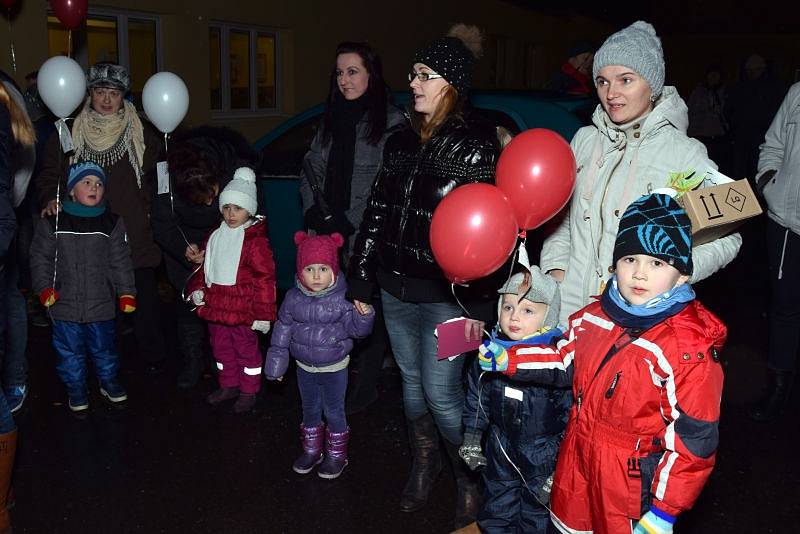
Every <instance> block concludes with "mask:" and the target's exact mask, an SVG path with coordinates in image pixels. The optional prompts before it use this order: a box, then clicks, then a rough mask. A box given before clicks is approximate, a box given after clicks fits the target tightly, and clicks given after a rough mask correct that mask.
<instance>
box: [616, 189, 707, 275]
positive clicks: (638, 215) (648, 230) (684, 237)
mask: <svg viewBox="0 0 800 534" xmlns="http://www.w3.org/2000/svg"><path fill="white" fill-rule="evenodd" d="M632 254H646V255H648V256H653V257H654V258H658V259H661V260H663V261H664V262H666V263H668V264H669V265H672V266H673V267H675V268H676V269H678V271H680V273H681V274H692V269H693V268H694V266H693V265H692V222H691V221H690V220H689V216H688V215H686V211H684V209H683V208H682V207H681V206H680V204H678V202H677V201H676V200H675V199H674V198H672V197H671V196H670V195H667V194H663V193H652V194H650V195H645V196H643V197H639V198H638V199H637V200H636V201H634V202H633V203H632V204H631V205H630V206H628V208H627V209H626V210H625V213H623V214H622V218H621V219H620V220H619V229H618V230H617V240H616V242H615V243H614V266H615V267H616V265H617V261H618V260H619V259H620V258H623V257H625V256H630V255H632Z"/></svg>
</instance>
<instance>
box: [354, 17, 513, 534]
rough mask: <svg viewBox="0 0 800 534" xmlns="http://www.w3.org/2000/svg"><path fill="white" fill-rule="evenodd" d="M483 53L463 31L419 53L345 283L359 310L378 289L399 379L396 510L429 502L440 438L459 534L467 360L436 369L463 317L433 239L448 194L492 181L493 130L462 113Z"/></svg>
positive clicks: (463, 515) (466, 507) (464, 495)
mask: <svg viewBox="0 0 800 534" xmlns="http://www.w3.org/2000/svg"><path fill="white" fill-rule="evenodd" d="M480 44H481V34H480V31H479V30H478V29H477V28H475V27H471V26H465V25H463V24H459V25H456V26H455V27H454V28H453V29H451V31H450V34H449V35H448V36H446V37H442V38H440V39H437V40H435V41H434V42H433V43H431V44H429V45H428V46H426V47H424V48H422V49H421V50H419V51H418V52H417V53H416V55H415V57H414V61H413V63H412V66H411V72H410V73H409V82H410V84H409V85H410V87H411V91H412V94H413V103H412V110H411V111H412V125H409V126H406V127H404V128H401V129H400V130H399V131H397V132H396V133H394V134H393V135H392V136H391V137H390V138H389V140H388V141H387V143H386V149H385V151H384V158H383V167H382V168H381V170H380V172H379V173H378V177H377V179H376V181H375V186H374V187H373V189H372V194H371V196H370V199H369V204H368V207H367V211H366V212H365V214H364V220H363V221H362V223H361V228H360V231H359V235H358V239H357V240H356V243H355V248H354V251H353V256H352V258H351V260H350V270H349V274H350V278H349V280H348V282H349V284H350V294H351V296H352V297H353V298H354V300H355V302H356V306H360V305H363V303H366V302H370V299H371V296H372V291H373V288H374V287H376V286H377V287H379V288H380V291H381V301H382V302H383V309H384V313H385V314H386V327H387V329H388V331H389V339H390V340H391V345H392V352H393V353H394V357H395V360H396V361H397V365H398V366H399V367H400V373H401V375H402V378H403V405H404V409H405V415H406V419H407V422H408V431H409V441H410V442H411V450H412V453H413V457H414V461H413V466H412V469H411V474H410V476H409V479H408V482H407V483H406V486H405V489H404V490H403V493H402V496H401V499H400V509H401V510H403V511H406V512H413V511H416V510H419V509H420V508H422V507H423V506H424V505H425V503H426V502H427V500H428V495H429V494H430V489H431V486H432V484H433V482H434V481H435V480H436V478H437V477H438V476H439V473H440V471H441V468H442V462H441V454H440V452H439V441H440V436H441V438H443V440H444V444H445V448H446V450H447V453H448V456H449V457H450V461H451V463H452V466H453V471H454V474H455V477H456V483H457V486H458V498H457V501H456V528H460V527H462V526H465V525H466V524H469V523H470V522H472V521H474V520H475V514H476V512H477V508H478V493H477V484H476V482H475V479H474V478H473V477H472V476H471V473H469V471H468V469H467V467H466V465H465V464H464V463H463V462H462V461H461V458H460V457H459V455H458V448H459V446H460V445H461V443H462V441H463V429H462V425H461V412H462V409H463V406H464V383H463V379H462V371H463V368H464V361H465V359H464V358H455V359H453V360H449V359H444V360H437V358H436V338H435V337H434V329H435V328H436V325H437V324H439V323H442V322H444V321H446V320H448V319H452V318H454V317H458V316H460V315H462V314H463V311H462V310H461V308H460V307H459V306H458V305H457V303H456V301H455V299H454V297H453V295H452V294H451V290H450V284H449V282H448V281H447V279H446V278H445V276H444V273H443V272H442V270H441V268H440V267H439V265H438V264H437V263H436V261H435V259H434V257H433V253H432V251H431V244H430V239H429V232H430V225H431V217H432V216H433V212H434V210H435V209H436V206H437V205H438V204H439V202H441V200H442V199H443V198H444V197H445V196H446V195H447V194H448V193H450V191H452V190H453V189H455V188H456V187H458V186H460V185H464V184H467V183H471V182H489V183H492V182H494V175H495V165H496V162H497V157H498V155H499V151H500V147H499V142H498V139H497V133H496V130H495V128H494V126H492V125H488V124H483V123H482V122H480V121H478V120H476V118H475V117H474V116H472V115H471V114H470V113H469V111H468V109H467V107H466V103H467V96H468V92H469V89H470V85H471V83H472V72H473V67H474V64H475V60H476V57H477V56H478V54H479V52H480ZM470 289H471V290H473V289H474V288H470Z"/></svg>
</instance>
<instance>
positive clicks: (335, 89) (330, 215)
mask: <svg viewBox="0 0 800 534" xmlns="http://www.w3.org/2000/svg"><path fill="white" fill-rule="evenodd" d="M334 57H335V63H334V66H333V69H332V70H331V75H330V84H329V89H328V97H327V101H326V103H325V115H324V117H323V120H322V125H321V127H320V129H319V131H318V132H317V135H316V137H314V140H313V142H312V143H311V147H310V149H309V151H308V153H307V154H306V157H305V159H304V162H303V171H302V173H301V175H300V193H301V195H302V200H303V212H304V213H305V220H306V226H307V227H308V228H309V229H310V230H314V231H315V232H317V233H320V234H331V233H333V232H339V233H340V234H342V235H343V236H344V237H345V244H344V246H343V247H342V248H341V252H342V254H341V256H342V258H341V259H342V265H343V266H344V265H346V263H347V257H348V256H349V254H350V251H351V250H352V246H353V242H354V240H355V229H357V228H358V227H359V225H360V224H361V218H362V215H363V213H364V209H365V208H366V206H367V198H368V197H369V192H370V189H371V187H372V184H373V183H374V182H375V176H376V174H377V173H378V169H379V168H380V166H381V161H382V158H383V146H384V144H385V143H386V139H387V138H388V137H389V134H390V132H391V131H393V130H394V129H395V128H397V127H398V126H400V125H401V124H403V123H404V122H405V117H404V116H403V114H402V112H401V111H400V110H399V109H398V108H396V107H395V106H394V105H392V104H391V103H390V99H389V92H388V88H387V87H386V83H385V82H384V80H383V67H382V64H381V59H380V57H379V56H378V54H377V53H376V52H375V50H373V49H372V47H371V46H370V45H368V44H367V43H357V42H343V43H340V44H339V45H338V46H337V47H336V53H335V55H334ZM375 297H376V298H375V299H374V302H373V304H375V310H376V313H377V316H376V318H375V328H374V331H373V333H372V335H371V336H370V337H369V338H367V339H366V340H363V341H360V342H359V343H358V344H357V346H356V350H355V351H354V356H355V357H356V359H357V361H358V373H357V374H356V375H355V376H356V377H357V380H355V381H354V383H353V385H352V386H351V387H350V391H349V394H348V398H347V412H348V413H350V414H352V413H355V412H358V411H360V410H362V409H364V408H366V407H367V406H368V405H369V404H371V403H372V402H373V401H374V400H375V399H376V398H377V389H376V384H377V381H378V377H379V375H380V370H381V366H382V364H383V357H384V354H385V352H386V349H387V345H388V338H387V334H386V327H385V326H384V324H383V313H382V310H381V306H380V298H379V297H378V295H377V293H376V295H375Z"/></svg>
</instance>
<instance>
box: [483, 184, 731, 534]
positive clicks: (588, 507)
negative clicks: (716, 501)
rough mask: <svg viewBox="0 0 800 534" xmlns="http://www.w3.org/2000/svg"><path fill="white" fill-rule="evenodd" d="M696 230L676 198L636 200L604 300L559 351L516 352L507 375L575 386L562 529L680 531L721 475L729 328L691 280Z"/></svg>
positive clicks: (556, 497)
mask: <svg viewBox="0 0 800 534" xmlns="http://www.w3.org/2000/svg"><path fill="white" fill-rule="evenodd" d="M690 232H691V225H690V222H689V219H688V217H687V216H686V213H685V212H684V211H683V209H682V208H681V207H680V206H679V205H678V204H677V202H675V200H674V199H673V198H672V197H670V196H669V195H664V194H652V195H647V196H645V197H642V198H640V199H639V200H637V201H636V202H634V203H633V204H631V205H630V206H629V207H628V209H627V210H626V211H625V214H624V215H623V216H622V218H621V220H620V225H619V231H618V233H617V240H616V243H615V247H614V266H615V273H614V275H613V276H612V277H611V279H610V280H609V282H608V284H607V286H606V288H605V290H604V292H603V295H602V296H601V298H600V301H599V302H594V303H592V304H589V305H588V306H586V307H585V308H583V309H582V310H579V311H578V312H576V313H575V314H574V315H572V316H571V317H570V324H569V331H568V335H567V337H566V338H565V339H562V340H561V341H559V342H558V343H557V348H556V347H543V346H527V347H525V346H518V347H514V349H512V350H511V351H509V352H508V364H507V368H505V369H502V368H500V369H499V370H501V371H503V372H504V373H505V374H507V375H509V376H511V377H513V379H514V380H519V381H533V382H541V383H550V384H568V383H572V388H573V394H574V397H575V404H574V405H573V407H572V410H571V413H570V420H569V423H568V426H567V430H566V435H565V437H564V440H563V442H562V443H561V449H560V451H559V455H558V461H557V466H556V472H555V476H554V481H553V488H552V497H551V519H552V521H553V524H554V525H555V526H556V528H557V530H558V531H560V532H564V533H579V532H593V533H596V534H602V533H613V534H616V533H619V532H631V529H632V528H633V531H634V532H636V533H650V534H669V533H671V532H672V530H673V528H672V527H673V524H674V522H675V519H676V518H677V516H678V514H680V513H681V512H682V511H684V510H687V509H689V508H691V506H692V504H693V503H694V501H695V499H697V496H698V495H699V493H700V491H701V490H702V488H703V486H704V485H705V483H706V480H708V477H709V475H710V474H711V470H712V469H713V467H714V460H715V455H716V450H717V443H718V437H719V436H718V430H717V425H718V421H719V408H720V400H721V396H722V382H723V376H722V366H721V365H720V363H719V356H718V354H719V352H718V351H719V350H720V349H721V348H722V344H723V343H724V341H725V337H726V334H727V331H726V328H725V325H724V324H722V322H721V321H720V320H719V319H718V318H717V317H716V316H714V315H713V314H712V313H711V312H710V311H708V310H707V309H706V308H704V307H703V305H702V304H700V303H699V302H697V301H696V300H695V295H694V291H693V290H692V288H691V286H690V285H689V284H688V283H686V282H687V281H688V278H689V275H690V274H691V272H692V256H691V247H692V242H691V233H690ZM498 363H501V367H505V366H504V365H502V362H498ZM485 365H486V366H487V367H488V366H490V365H491V363H489V364H485ZM487 370H488V369H487Z"/></svg>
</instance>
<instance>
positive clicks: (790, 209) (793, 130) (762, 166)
mask: <svg viewBox="0 0 800 534" xmlns="http://www.w3.org/2000/svg"><path fill="white" fill-rule="evenodd" d="M769 170H774V171H777V172H776V173H775V175H774V176H773V177H772V180H770V181H769V183H767V185H766V186H764V198H766V200H767V206H768V208H769V209H768V211H767V215H768V216H769V218H770V219H772V220H773V221H775V222H776V223H778V224H780V225H781V226H783V227H784V228H788V229H790V230H791V231H792V232H794V233H795V234H800V83H796V84H794V85H793V86H792V87H790V88H789V93H788V94H787V95H786V98H785V99H784V100H783V103H782V104H781V107H780V109H778V113H776V114H775V118H774V119H773V121H772V124H771V125H770V127H769V130H767V135H766V136H765V139H764V144H763V145H761V154H760V156H759V158H758V174H759V176H760V175H761V174H762V173H764V172H766V171H769Z"/></svg>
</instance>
